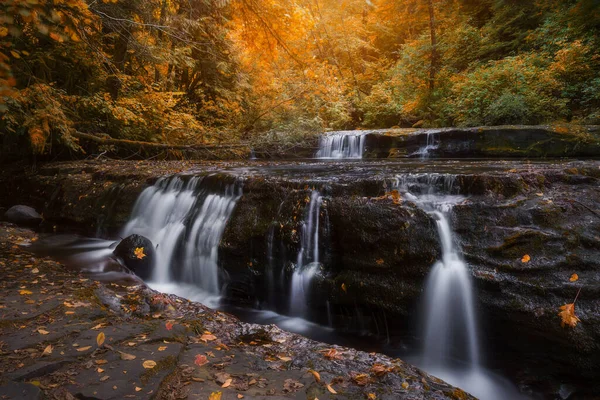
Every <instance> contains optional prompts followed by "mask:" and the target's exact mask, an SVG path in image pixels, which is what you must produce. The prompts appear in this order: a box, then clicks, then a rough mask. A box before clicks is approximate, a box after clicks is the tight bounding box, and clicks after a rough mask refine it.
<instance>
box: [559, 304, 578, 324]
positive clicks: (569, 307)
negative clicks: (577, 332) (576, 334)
mask: <svg viewBox="0 0 600 400" xmlns="http://www.w3.org/2000/svg"><path fill="white" fill-rule="evenodd" d="M560 310H561V311H560V312H559V313H558V315H559V316H560V318H561V321H560V326H561V327H563V328H564V326H565V325H568V326H570V327H571V328H575V327H576V326H577V323H578V322H580V321H581V320H580V319H579V318H578V317H577V315H575V303H570V304H565V305H563V306H560Z"/></svg>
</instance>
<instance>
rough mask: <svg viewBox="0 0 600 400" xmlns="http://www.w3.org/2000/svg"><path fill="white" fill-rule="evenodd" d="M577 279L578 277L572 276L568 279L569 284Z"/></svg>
mask: <svg viewBox="0 0 600 400" xmlns="http://www.w3.org/2000/svg"><path fill="white" fill-rule="evenodd" d="M577 279H579V275H577V274H573V275H571V277H570V278H569V281H570V282H575V281H576V280H577Z"/></svg>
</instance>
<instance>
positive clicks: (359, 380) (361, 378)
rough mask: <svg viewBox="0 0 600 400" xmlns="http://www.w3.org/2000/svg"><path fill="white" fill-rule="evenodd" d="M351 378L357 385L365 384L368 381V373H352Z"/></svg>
mask: <svg viewBox="0 0 600 400" xmlns="http://www.w3.org/2000/svg"><path fill="white" fill-rule="evenodd" d="M352 380H353V381H354V383H356V384H357V385H358V386H365V385H366V384H367V383H369V375H367V374H356V375H354V376H353V377H352Z"/></svg>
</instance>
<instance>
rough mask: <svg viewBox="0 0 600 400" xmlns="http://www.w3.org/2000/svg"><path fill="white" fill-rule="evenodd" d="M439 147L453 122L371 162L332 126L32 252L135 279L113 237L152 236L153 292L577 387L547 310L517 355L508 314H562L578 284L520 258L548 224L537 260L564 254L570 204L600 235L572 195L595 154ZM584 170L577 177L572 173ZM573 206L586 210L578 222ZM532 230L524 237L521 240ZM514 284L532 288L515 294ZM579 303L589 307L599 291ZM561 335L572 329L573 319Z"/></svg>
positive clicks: (360, 143) (524, 386) (149, 191)
mask: <svg viewBox="0 0 600 400" xmlns="http://www.w3.org/2000/svg"><path fill="white" fill-rule="evenodd" d="M442 136H443V135H442ZM443 142H444V141H443V138H440V135H437V134H436V135H432V134H427V135H423V139H422V142H421V145H420V147H418V148H415V149H411V150H410V151H408V152H407V153H408V154H409V155H410V158H406V159H401V160H383V159H374V160H372V159H362V156H363V154H366V152H369V151H372V149H373V148H372V147H371V148H370V147H369V143H374V142H373V139H372V138H370V137H369V136H368V134H365V133H354V132H335V133H331V134H328V135H325V136H323V137H322V138H321V140H320V148H319V149H318V150H317V151H316V153H315V158H317V160H298V161H286V162H264V161H261V160H253V161H248V162H244V163H237V164H236V163H233V164H231V165H225V166H221V167H219V168H216V169H215V168H213V169H212V170H211V171H206V170H204V169H202V168H197V169H193V168H192V169H190V170H186V171H182V172H179V173H176V174H169V175H168V176H163V177H158V179H154V180H152V182H151V184H149V185H147V186H146V187H145V188H144V190H143V191H142V192H141V193H140V194H139V196H138V198H137V200H136V202H135V204H134V205H133V211H132V212H131V214H130V216H129V218H128V220H127V221H126V223H124V224H122V225H121V227H120V232H119V233H118V234H112V236H111V235H110V234H108V235H107V237H104V238H95V239H88V238H82V237H73V236H50V237H48V238H46V239H44V240H42V241H41V243H40V244H38V245H37V248H38V249H41V250H40V251H44V252H47V253H48V252H49V253H51V254H53V255H54V256H56V257H57V258H59V259H61V260H63V261H65V262H67V263H70V264H72V265H76V266H77V267H79V268H82V269H84V270H86V271H87V272H88V273H90V274H91V275H92V276H93V277H94V278H96V279H101V280H108V281H119V280H124V279H126V280H127V279H129V280H131V279H134V280H135V279H136V278H134V277H132V276H131V275H129V274H127V273H126V272H123V271H124V269H123V268H122V267H121V266H120V265H119V260H118V259H115V257H114V256H113V255H112V249H113V248H114V246H115V239H118V238H119V237H120V238H124V237H126V236H128V235H130V234H139V235H143V236H145V237H147V238H149V239H150V240H151V241H152V243H153V244H154V246H155V257H154V265H153V268H152V272H151V274H150V276H149V277H148V278H146V282H147V283H148V285H149V286H151V287H152V288H154V289H156V290H158V291H161V292H168V293H174V294H177V295H179V296H182V297H184V298H188V299H190V300H194V301H199V302H202V303H204V304H206V305H208V306H210V307H213V308H218V309H221V310H225V311H228V312H231V313H233V314H235V315H237V316H238V317H239V318H241V319H242V320H246V321H250V322H257V323H261V324H276V325H278V326H280V327H282V328H283V329H286V330H290V331H293V332H297V333H301V334H303V335H305V336H308V337H311V338H315V339H317V340H321V341H324V342H328V343H335V344H344V345H350V346H354V347H358V348H361V349H365V350H370V351H380V352H384V353H387V354H391V355H394V356H399V357H402V358H403V359H405V360H408V361H410V362H412V363H414V364H415V365H418V366H419V367H421V368H423V369H424V370H426V371H428V372H430V373H431V374H433V375H436V376H438V377H440V378H442V379H444V380H446V381H448V382H449V383H451V384H453V385H455V386H458V387H461V388H462V389H464V390H466V391H468V392H470V393H471V394H473V395H475V396H477V397H479V398H482V399H492V400H495V399H508V398H511V399H513V398H518V397H521V396H523V397H524V398H525V397H526V396H527V397H536V396H541V395H547V393H549V392H553V393H563V394H564V393H567V394H570V393H575V392H577V390H580V385H582V382H587V381H586V379H587V378H582V379H581V380H580V379H579V378H580V377H574V376H569V375H568V373H565V372H563V371H561V372H556V371H554V372H549V371H548V370H549V369H551V368H552V365H548V364H547V360H545V359H543V358H542V356H541V354H543V352H544V349H543V347H542V342H543V344H544V345H548V343H552V340H553V339H552V337H551V335H549V334H547V333H538V332H537V330H538V329H540V328H539V326H545V325H543V324H544V323H546V322H543V323H542V322H539V325H535V322H534V327H529V326H527V329H526V330H527V333H526V334H524V335H525V336H524V337H530V338H532V337H536V335H538V336H539V337H542V338H543V340H542V341H541V342H540V343H537V344H533V345H532V346H531V348H530V349H529V350H530V351H531V353H529V354H525V355H524V356H523V358H522V359H521V358H519V356H518V354H519V352H520V351H522V350H521V349H522V348H523V346H522V344H520V343H516V342H515V341H516V340H517V338H511V337H510V331H511V329H514V326H517V325H516V324H517V322H518V321H516V322H515V325H510V323H509V325H508V326H504V325H505V324H506V323H507V321H509V320H510V318H511V317H510V315H508V313H510V312H513V311H511V310H513V309H514V310H518V311H514V312H515V313H516V315H517V316H516V317H515V318H516V319H518V320H520V319H521V318H523V316H524V315H526V313H536V315H538V314H539V313H540V312H541V311H540V308H547V309H548V311H544V312H542V314H541V315H546V316H547V317H548V321H552V315H551V314H552V313H553V312H554V311H553V307H554V303H552V304H550V303H549V300H548V299H550V300H556V302H557V305H561V303H560V302H561V301H562V299H560V300H559V299H558V298H559V297H561V296H562V294H561V293H562V290H564V291H565V293H568V294H566V295H565V296H570V289H572V288H573V286H572V285H570V284H569V283H568V282H567V283H565V284H564V285H563V284H561V285H558V284H554V286H552V284H550V283H547V282H546V280H545V279H546V277H543V278H539V279H542V280H541V281H537V282H538V283H537V284H538V285H541V287H543V288H544V289H543V291H545V293H546V294H545V296H546V297H542V294H540V291H539V290H538V289H536V288H535V287H534V286H532V285H533V283H532V281H530V279H533V278H534V275H535V274H536V273H538V272H536V271H538V267H535V268H533V265H532V267H531V268H530V267H529V266H527V265H521V264H520V262H519V259H520V257H521V256H522V254H521V253H523V254H524V252H525V251H531V252H534V251H535V249H534V248H533V244H534V243H536V241H537V240H538V235H542V236H541V239H540V240H542V241H546V242H547V243H548V242H552V241H555V244H554V245H552V244H550V243H549V245H550V246H555V247H556V246H558V247H556V251H553V252H552V253H548V254H544V255H541V254H540V258H543V257H546V259H549V258H551V257H554V258H556V257H559V256H558V255H557V254H558V253H559V252H566V250H565V246H567V244H563V243H562V242H560V243H559V242H556V241H557V240H558V239H557V238H556V237H555V234H554V233H553V229H554V230H556V231H557V232H559V231H560V235H562V234H563V233H562V232H563V231H564V229H562V228H561V229H558V228H556V227H555V226H554V225H553V224H555V223H558V219H557V218H558V217H556V216H553V215H554V214H552V213H554V212H557V211H556V208H555V207H563V209H562V210H561V211H560V213H563V214H565V215H564V218H567V219H568V221H569V223H570V224H578V225H577V229H579V227H580V226H583V225H586V224H587V225H586V226H587V228H586V229H588V230H589V231H588V230H584V231H581V235H582V237H588V236H589V235H594V234H595V232H596V231H597V229H598V222H597V221H595V218H594V217H590V216H589V215H583V214H585V212H584V211H582V210H581V209H578V210H566V209H565V208H564V206H563V205H562V201H563V200H562V197H561V196H562V195H563V193H569V196H570V195H571V193H572V191H573V190H574V191H575V192H576V193H579V195H584V194H589V193H591V192H590V191H594V189H593V187H594V185H595V184H596V182H597V179H598V178H597V177H596V176H591V175H590V174H593V172H589V173H587V172H586V173H583V172H582V171H584V170H585V171H587V170H586V168H589V169H590V171H592V169H593V168H596V169H597V166H596V165H595V164H594V165H591V164H589V163H586V162H585V161H577V160H551V161H548V160H537V161H536V160H534V161H528V160H514V159H511V160H506V159H486V160H474V159H468V160H452V159H448V160H440V159H438V158H436V154H435V152H436V151H437V150H438V149H440V148H443ZM573 169H577V171H578V172H577V173H576V174H575V173H572V172H568V171H570V170H571V171H572V170H573ZM540 176H543V177H544V180H541V179H540ZM577 176H579V177H580V178H577ZM566 187H568V189H565V188H566ZM394 192H397V196H398V198H396V197H395V195H394ZM383 193H386V194H384V195H383V196H382V194H383ZM595 196H597V192H595V191H594V195H593V196H592V197H588V199H593V201H594V202H595V201H596V197H595ZM577 198H580V197H577ZM108 203H109V202H108V201H107V204H108ZM111 204H112V203H111ZM594 204H596V203H594ZM129 207H131V206H129ZM571 211H573V212H577V215H578V218H580V220H575V219H574V218H570V217H569V216H568V215H569V212H571ZM525 214H527V215H525ZM546 214H547V215H546ZM588 214H589V213H588ZM557 215H558V214H557ZM546 218H549V219H550V220H547V219H546ZM552 218H555V220H552ZM561 218H563V217H561ZM513 219H514V220H513ZM589 223H593V226H590V225H589ZM108 231H109V229H99V230H98V232H108ZM520 234H522V236H518V237H519V238H520V239H519V240H520V241H521V242H519V240H518V241H516V242H514V240H513V242H511V239H510V237H513V236H515V235H520ZM582 240H584V239H580V241H579V243H581V241H582ZM506 243H508V245H506V246H507V247H506V248H505V247H503V246H504V245H505V244H506ZM527 246H530V247H531V248H530V249H527ZM560 246H563V247H560ZM559 247H560V248H559ZM584 247H585V249H587V250H585V251H588V250H589V254H592V255H593V254H597V249H596V248H595V247H594V246H591V247H590V246H588V245H586V246H583V247H577V245H576V246H575V250H573V247H569V251H570V252H577V253H578V254H579V257H580V258H585V259H586V260H588V261H586V262H588V263H590V264H589V265H592V264H593V265H594V268H595V261H592V260H591V259H589V258H588V256H587V255H586V254H587V253H586V254H584V253H583V251H584ZM522 249H524V250H522ZM550 250H551V249H546V250H540V251H546V252H548V251H550ZM580 250H581V251H580ZM560 257H562V256H560ZM552 262H554V261H552ZM552 265H556V268H554V267H552V268H554V269H553V270H552V271H553V272H551V273H549V274H548V276H547V279H548V282H550V281H552V280H554V279H558V278H557V276H558V275H561V274H563V273H564V274H567V272H570V271H571V269H572V267H571V266H569V265H566V264H564V262H563V261H562V258H561V260H560V261H556V262H554V264H552ZM532 268H533V269H532ZM540 268H542V267H540ZM543 268H551V266H550V264H547V265H545V266H543ZM589 268H592V267H589ZM521 271H522V272H521ZM561 276H562V275H561ZM594 276H595V275H594ZM536 279H538V278H537V277H536ZM561 279H562V278H561ZM539 282H541V283H539ZM510 284H513V285H516V286H515V287H514V291H515V292H519V290H522V289H523V288H528V289H526V290H529V291H531V293H532V294H531V295H529V294H528V293H523V292H520V293H519V294H518V295H517V294H513V291H512V290H513V288H509V287H507V285H510ZM507 293H508V294H507ZM548 293H551V294H548ZM503 296H504V297H503ZM518 296H523V297H525V300H522V297H518ZM527 296H530V297H527ZM519 300H522V301H523V303H518V301H519ZM510 301H512V303H509V302H510ZM583 301H585V299H584V300H582V306H581V307H583V310H584V313H586V312H587V311H586V310H588V309H589V308H591V307H593V304H595V303H590V304H589V305H586V303H583ZM594 301H595V300H594ZM544 313H546V314H544ZM594 315H595V314H594ZM589 318H590V319H593V318H595V317H592V316H591V315H589ZM544 321H545V320H544ZM548 323H550V324H552V323H556V324H557V325H560V323H559V321H554V322H548ZM532 332H534V333H533V334H532ZM556 332H558V333H556V335H560V334H562V333H561V332H562V331H560V326H559V327H558V328H557V329H556ZM567 333H568V332H567ZM528 335H532V336H528ZM593 335H595V333H592V334H591V337H594V336H593ZM557 340H558V341H563V340H564V339H562V338H559V339H557ZM538 345H539V347H538ZM503 346H506V351H503ZM526 346H527V345H526V344H525V347H526ZM594 351H597V350H594ZM593 354H596V353H593ZM522 360H525V361H524V362H522ZM556 362H557V363H560V361H556ZM583 364H585V362H584V363H583ZM516 366H518V367H516ZM521 367H522V369H518V368H521ZM523 370H526V371H527V373H528V374H529V375H527V376H524V375H523V374H525V373H524V372H523ZM546 374H557V375H552V376H554V377H555V376H559V380H558V381H557V382H556V383H555V384H554V386H553V388H552V389H548V387H546V386H544V385H545V383H544V382H542V381H545V380H546V379H547V375H546ZM591 374H592V376H595V372H592V373H591ZM532 376H533V378H532ZM536 379H537V381H536ZM517 385H518V387H519V389H520V392H521V393H519V390H517ZM540 393H542V394H540ZM561 396H562V395H561ZM567 397H568V396H567ZM567 397H564V398H567Z"/></svg>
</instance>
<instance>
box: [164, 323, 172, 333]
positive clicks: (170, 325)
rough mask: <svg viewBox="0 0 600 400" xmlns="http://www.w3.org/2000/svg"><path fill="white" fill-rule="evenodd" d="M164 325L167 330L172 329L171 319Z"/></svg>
mask: <svg viewBox="0 0 600 400" xmlns="http://www.w3.org/2000/svg"><path fill="white" fill-rule="evenodd" d="M165 327H166V328H167V330H168V331H170V330H171V329H173V323H172V322H171V321H167V323H166V324H165Z"/></svg>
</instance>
